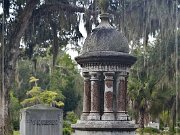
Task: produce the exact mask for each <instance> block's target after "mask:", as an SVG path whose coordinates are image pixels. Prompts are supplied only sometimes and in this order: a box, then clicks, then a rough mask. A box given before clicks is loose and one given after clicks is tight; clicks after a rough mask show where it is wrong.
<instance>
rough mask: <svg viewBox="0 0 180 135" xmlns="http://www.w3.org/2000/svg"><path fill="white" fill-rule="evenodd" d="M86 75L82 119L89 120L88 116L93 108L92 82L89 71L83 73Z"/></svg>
mask: <svg viewBox="0 0 180 135" xmlns="http://www.w3.org/2000/svg"><path fill="white" fill-rule="evenodd" d="M83 77H84V96H83V113H82V115H81V120H87V116H88V115H89V113H90V110H91V82H90V75H89V73H88V72H85V73H83Z"/></svg>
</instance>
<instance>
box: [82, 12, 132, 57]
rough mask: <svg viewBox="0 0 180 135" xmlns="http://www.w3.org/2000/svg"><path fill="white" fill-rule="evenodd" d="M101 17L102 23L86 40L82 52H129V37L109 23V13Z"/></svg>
mask: <svg viewBox="0 0 180 135" xmlns="http://www.w3.org/2000/svg"><path fill="white" fill-rule="evenodd" d="M100 18H101V23H100V24H99V25H98V26H97V27H96V28H95V29H93V31H92V33H91V34H90V35H88V37H87V38H86V40H85V43H84V46H83V50H82V54H85V53H88V52H96V51H98V52H99V51H115V52H123V53H129V46H128V41H127V38H126V37H125V36H124V35H123V34H122V33H121V32H119V31H117V30H116V29H115V28H114V27H112V26H111V25H110V24H109V22H108V19H109V17H108V14H103V15H101V16H100Z"/></svg>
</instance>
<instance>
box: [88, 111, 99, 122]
mask: <svg viewBox="0 0 180 135" xmlns="http://www.w3.org/2000/svg"><path fill="white" fill-rule="evenodd" d="M87 119H88V120H100V114H99V113H94V112H93V113H91V112H90V114H89V116H88V117H87Z"/></svg>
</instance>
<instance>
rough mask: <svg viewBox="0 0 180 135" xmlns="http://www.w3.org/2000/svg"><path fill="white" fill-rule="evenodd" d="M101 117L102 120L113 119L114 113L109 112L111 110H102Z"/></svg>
mask: <svg viewBox="0 0 180 135" xmlns="http://www.w3.org/2000/svg"><path fill="white" fill-rule="evenodd" d="M101 119H102V120H115V115H114V113H111V112H104V114H103V115H102V118H101Z"/></svg>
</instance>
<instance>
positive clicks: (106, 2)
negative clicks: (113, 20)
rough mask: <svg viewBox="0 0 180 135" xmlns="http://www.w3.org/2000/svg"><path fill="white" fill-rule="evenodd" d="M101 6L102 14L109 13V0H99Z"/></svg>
mask: <svg viewBox="0 0 180 135" xmlns="http://www.w3.org/2000/svg"><path fill="white" fill-rule="evenodd" d="M99 6H100V8H101V14H102V13H107V10H108V7H109V0H99Z"/></svg>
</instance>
